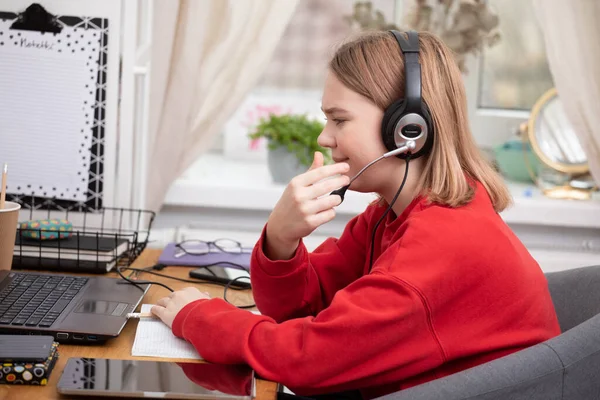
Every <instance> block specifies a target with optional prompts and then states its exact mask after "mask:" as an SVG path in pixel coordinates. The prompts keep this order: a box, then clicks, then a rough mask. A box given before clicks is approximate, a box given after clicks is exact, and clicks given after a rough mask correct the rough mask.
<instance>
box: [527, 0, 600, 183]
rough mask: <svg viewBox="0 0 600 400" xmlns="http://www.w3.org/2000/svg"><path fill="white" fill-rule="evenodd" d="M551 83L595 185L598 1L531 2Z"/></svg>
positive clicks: (598, 173) (599, 122)
mask: <svg viewBox="0 0 600 400" xmlns="http://www.w3.org/2000/svg"><path fill="white" fill-rule="evenodd" d="M533 4H534V8H535V12H536V16H537V19H538V21H539V23H540V25H541V27H542V30H543V32H544V41H545V44H546V53H547V55H548V63H549V65H550V71H551V72H552V76H553V77H554V85H555V86H556V90H557V91H558V94H559V96H560V98H561V101H562V103H563V104H564V107H565V111H566V113H567V117H568V118H569V121H570V122H571V124H572V125H573V127H574V128H575V131H576V132H577V135H578V137H579V140H580V142H581V144H582V147H583V148H584V149H585V153H586V155H587V159H588V161H589V164H590V170H591V173H592V176H593V178H594V180H595V181H596V183H598V184H600V40H599V38H600V22H599V21H600V1H598V0H568V1H567V0H534V1H533Z"/></svg>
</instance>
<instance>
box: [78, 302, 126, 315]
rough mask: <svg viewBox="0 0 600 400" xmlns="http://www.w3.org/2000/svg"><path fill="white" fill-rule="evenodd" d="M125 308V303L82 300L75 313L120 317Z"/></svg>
mask: <svg viewBox="0 0 600 400" xmlns="http://www.w3.org/2000/svg"><path fill="white" fill-rule="evenodd" d="M126 307H127V304H126V303H119V302H116V301H104V300H84V301H83V302H81V303H80V304H79V306H78V307H77V309H76V310H75V312H78V313H88V314H105V315H121V313H122V312H123V310H125V308H126Z"/></svg>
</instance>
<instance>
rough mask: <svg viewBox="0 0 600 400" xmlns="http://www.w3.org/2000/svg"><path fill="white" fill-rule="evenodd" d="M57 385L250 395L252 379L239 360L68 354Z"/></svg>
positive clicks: (135, 393)
mask: <svg viewBox="0 0 600 400" xmlns="http://www.w3.org/2000/svg"><path fill="white" fill-rule="evenodd" d="M57 388H58V392H59V393H61V394H65V395H77V396H86V395H87V396H107V397H117V398H123V397H141V398H161V399H252V398H253V397H255V391H256V384H255V377H254V371H253V370H252V369H250V368H249V367H247V366H243V365H218V364H207V363H175V362H166V361H139V360H112V359H102V358H70V359H69V360H68V362H67V365H66V367H65V369H64V371H63V374H62V376H61V377H60V381H59V382H58V385H57Z"/></svg>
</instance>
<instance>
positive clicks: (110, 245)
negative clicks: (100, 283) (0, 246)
mask: <svg viewBox="0 0 600 400" xmlns="http://www.w3.org/2000/svg"><path fill="white" fill-rule="evenodd" d="M129 247H130V241H129V240H127V239H126V238H124V237H117V236H110V235H106V236H99V235H85V234H80V233H78V234H75V235H73V236H71V237H68V238H63V239H59V240H36V239H29V238H25V237H22V236H21V235H18V234H17V238H16V240H15V249H14V255H13V268H14V269H46V270H48V269H56V270H60V271H75V272H100V273H103V272H108V271H110V270H111V269H112V268H114V267H115V265H116V264H117V262H118V260H119V258H121V257H123V256H124V255H126V253H127V252H128V250H129Z"/></svg>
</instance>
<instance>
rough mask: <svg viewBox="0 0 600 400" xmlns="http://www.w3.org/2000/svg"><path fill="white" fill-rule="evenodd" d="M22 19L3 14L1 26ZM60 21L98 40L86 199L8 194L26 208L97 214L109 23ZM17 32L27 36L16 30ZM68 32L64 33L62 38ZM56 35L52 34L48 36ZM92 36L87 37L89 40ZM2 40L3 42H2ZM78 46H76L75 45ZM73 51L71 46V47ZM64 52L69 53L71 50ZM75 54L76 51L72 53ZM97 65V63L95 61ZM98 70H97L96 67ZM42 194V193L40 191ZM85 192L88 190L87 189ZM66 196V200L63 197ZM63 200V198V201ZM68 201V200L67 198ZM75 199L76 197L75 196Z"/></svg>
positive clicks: (19, 190)
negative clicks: (90, 32)
mask: <svg viewBox="0 0 600 400" xmlns="http://www.w3.org/2000/svg"><path fill="white" fill-rule="evenodd" d="M17 17H18V15H17V13H14V12H2V11H0V22H10V23H12V21H14V20H15V19H16V18H17ZM56 17H57V21H58V23H60V24H61V25H62V26H65V27H72V28H76V30H77V31H79V30H82V29H83V30H86V31H89V30H93V35H94V36H93V37H94V38H96V40H98V44H99V52H98V53H97V54H98V59H97V60H96V63H97V80H96V84H95V96H92V98H94V97H95V99H94V105H93V108H92V109H93V118H92V116H91V115H90V116H89V120H90V124H91V135H92V137H91V141H90V142H89V143H90V148H89V150H90V151H89V155H88V154H84V156H86V158H87V159H86V161H87V163H86V165H87V166H88V171H87V174H88V178H89V179H87V180H88V185H87V192H86V194H85V196H84V197H83V199H81V197H82V196H79V199H78V200H69V199H68V197H67V195H66V193H55V192H53V190H52V189H53V188H48V190H44V191H43V192H41V193H34V192H33V190H32V188H31V187H27V186H29V185H27V186H24V187H15V188H12V187H10V188H9V190H7V200H10V201H18V202H20V203H22V204H23V208H33V209H34V210H38V209H44V210H46V209H50V210H67V209H70V210H86V211H94V210H100V209H102V201H103V200H102V199H103V178H104V153H105V141H104V140H105V127H106V123H105V120H106V90H107V68H108V33H109V32H108V19H106V18H92V17H76V16H66V15H57V16H56ZM13 32H16V33H18V32H23V33H25V32H27V31H18V30H14V31H13ZM64 32H65V31H64V30H63V32H61V33H60V34H59V35H62V34H63V33H64ZM47 35H52V34H47ZM87 37H88V36H87V35H86V38H87ZM0 40H1V39H0ZM72 44H74V43H72ZM63 45H64V43H63ZM68 48H69V49H71V47H70V46H68ZM63 49H64V50H65V51H68V49H67V48H64V47H63ZM71 51H72V49H71ZM92 61H93V60H92ZM94 67H95V66H94ZM37 189H38V192H39V188H37ZM84 190H85V189H84ZM60 194H62V195H63V196H59V195H60ZM61 197H62V198H61ZM65 197H66V198H65ZM74 197H75V196H74Z"/></svg>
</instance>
